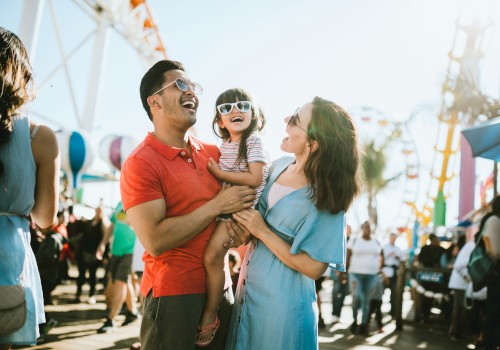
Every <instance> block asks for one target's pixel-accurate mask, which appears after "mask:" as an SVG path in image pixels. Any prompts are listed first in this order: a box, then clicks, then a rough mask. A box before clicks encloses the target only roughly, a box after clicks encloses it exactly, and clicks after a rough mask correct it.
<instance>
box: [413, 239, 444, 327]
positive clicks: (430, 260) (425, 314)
mask: <svg viewBox="0 0 500 350" xmlns="http://www.w3.org/2000/svg"><path fill="white" fill-rule="evenodd" d="M429 242H430V243H429V244H428V245H426V246H423V247H422V249H420V254H419V255H418V261H419V263H420V264H421V265H422V266H423V267H427V268H441V256H442V255H443V254H444V253H445V250H444V248H443V247H441V246H440V245H439V238H438V237H437V236H436V235H435V234H434V233H431V234H430V235H429ZM420 284H421V285H422V287H424V288H425V290H428V291H432V292H439V291H440V289H441V285H440V284H439V283H436V282H429V281H421V283H420ZM421 297H422V310H421V314H420V315H419V316H418V318H420V319H421V320H422V321H424V322H425V321H427V320H428V319H429V316H430V314H431V307H432V301H433V299H432V298H428V297H425V296H423V295H422V296H421Z"/></svg>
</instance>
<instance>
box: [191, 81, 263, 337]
mask: <svg viewBox="0 0 500 350" xmlns="http://www.w3.org/2000/svg"><path fill="white" fill-rule="evenodd" d="M264 124H265V117H264V115H263V114H262V112H261V111H260V109H259V107H258V106H257V105H256V104H255V103H254V101H253V98H252V96H251V95H250V93H248V92H247V91H245V90H243V89H230V90H227V91H225V92H223V93H222V94H221V95H220V96H219V97H218V98H217V101H216V111H215V118H214V120H213V123H212V127H213V130H214V132H215V134H216V135H217V136H218V137H220V138H221V139H222V140H223V142H222V145H221V147H220V153H221V156H220V159H219V165H217V163H215V161H214V160H213V159H211V160H210V161H209V163H208V169H209V171H210V172H211V173H212V174H213V175H214V176H215V177H217V178H218V179H219V180H222V181H223V185H226V184H232V185H247V186H251V187H253V188H256V189H257V199H256V200H255V203H257V201H258V198H259V195H260V194H261V193H262V190H263V189H264V186H265V180H266V178H267V174H268V172H269V167H268V166H267V163H268V159H267V155H266V153H265V151H264V149H263V147H262V140H261V139H260V137H259V135H258V134H257V132H258V131H260V130H262V128H263V127H264ZM231 217H232V216H231V215H226V216H220V217H219V218H218V220H219V221H220V222H219V223H218V224H217V226H216V229H215V231H214V234H213V235H212V238H211V239H210V242H209V243H208V246H207V249H206V251H205V257H204V262H205V269H206V271H207V300H206V303H205V309H204V311H203V315H202V317H201V320H200V326H199V328H198V333H197V336H196V342H195V344H196V345H198V346H208V345H209V344H210V343H211V342H212V340H213V338H214V336H215V333H216V332H217V330H218V328H219V325H220V321H219V319H218V318H217V309H218V307H219V303H220V300H221V297H222V294H223V289H224V280H225V274H224V269H223V267H224V257H225V256H226V253H227V249H226V248H225V247H224V243H226V242H228V241H229V239H228V238H229V236H228V234H227V231H226V224H225V222H223V221H225V220H228V219H230V218H231Z"/></svg>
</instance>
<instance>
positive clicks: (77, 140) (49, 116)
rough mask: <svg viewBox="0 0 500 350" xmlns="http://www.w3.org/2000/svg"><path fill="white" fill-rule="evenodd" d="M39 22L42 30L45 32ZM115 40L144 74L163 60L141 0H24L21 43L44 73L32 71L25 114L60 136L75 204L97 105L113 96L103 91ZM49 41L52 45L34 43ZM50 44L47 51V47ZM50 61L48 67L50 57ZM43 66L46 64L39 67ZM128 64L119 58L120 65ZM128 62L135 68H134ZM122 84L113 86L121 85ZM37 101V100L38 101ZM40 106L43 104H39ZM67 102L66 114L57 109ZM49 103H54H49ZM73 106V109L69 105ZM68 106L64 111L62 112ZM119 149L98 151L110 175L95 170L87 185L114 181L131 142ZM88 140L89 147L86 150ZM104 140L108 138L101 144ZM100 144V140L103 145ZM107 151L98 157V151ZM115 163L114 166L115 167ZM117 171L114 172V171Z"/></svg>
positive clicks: (89, 157)
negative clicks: (31, 98)
mask: <svg viewBox="0 0 500 350" xmlns="http://www.w3.org/2000/svg"><path fill="white" fill-rule="evenodd" d="M42 22H43V24H44V26H42ZM112 35H118V36H119V37H121V38H122V39H123V40H124V41H125V43H126V44H127V45H128V48H131V49H132V50H133V52H134V53H135V54H136V55H131V56H135V57H138V58H139V61H140V64H142V67H139V68H142V69H144V70H146V69H147V68H149V67H150V66H151V65H152V64H154V63H156V62H157V61H159V60H161V59H166V58H167V52H166V49H165V46H164V44H163V41H162V39H161V37H160V34H159V30H158V27H157V25H156V22H155V20H154V18H153V11H152V10H151V8H150V7H149V5H148V3H147V1H146V0H72V1H58V0H25V1H24V4H23V11H22V22H21V28H20V31H19V36H20V37H21V39H22V40H23V43H24V44H25V46H26V49H27V50H28V53H29V56H30V61H31V62H32V64H35V66H36V63H37V58H39V56H41V59H40V61H41V62H42V61H43V65H41V66H40V69H39V70H37V78H38V79H37V84H36V90H37V95H38V96H39V98H38V99H37V101H35V102H34V103H33V104H32V105H31V107H30V115H32V116H34V117H35V118H38V119H41V120H43V121H44V122H46V123H48V124H49V125H50V126H52V127H54V129H60V130H57V131H56V132H57V135H58V140H59V146H60V149H61V168H62V170H63V172H64V174H65V178H66V179H67V181H68V183H69V187H70V188H69V189H68V192H70V193H71V195H72V196H73V197H74V196H75V193H76V192H77V190H78V189H80V188H81V182H82V181H81V179H82V178H83V175H84V174H83V173H84V172H86V170H87V169H88V168H90V167H91V164H92V163H93V161H94V159H95V157H94V153H95V151H94V150H93V148H95V147H92V144H95V143H97V142H96V141H98V140H96V135H95V133H93V132H94V131H95V129H96V126H95V120H96V119H100V118H99V116H101V118H102V114H100V113H99V106H100V101H101V100H102V98H103V97H106V96H107V93H109V90H110V89H107V90H104V89H103V85H104V84H103V81H104V80H105V76H106V74H105V72H106V70H107V69H108V68H109V67H110V66H111V65H110V64H109V62H107V56H108V51H110V50H109V46H110V39H111V37H112ZM41 37H42V39H47V38H50V40H45V41H43V40H39V39H40V38H41ZM47 43H50V45H51V46H50V47H48V46H47ZM48 54H50V59H48V60H47V55H48ZM43 58H45V60H43ZM125 59H130V57H129V55H127V57H120V60H121V61H123V60H125ZM131 61H132V62H133V60H131ZM118 83H119V82H112V83H111V84H110V85H112V84H118ZM40 96H42V98H40ZM41 99H43V101H44V103H43V106H42V104H39V103H37V102H38V101H40V100H41ZM62 100H63V101H64V102H65V103H64V106H62V103H60V101H62ZM47 101H51V102H52V103H47ZM66 101H70V103H66ZM66 105H68V106H70V107H69V108H67V109H63V108H65V106H66ZM112 136H113V140H111V141H116V142H111V141H110V140H109V138H108V141H109V142H104V143H103V142H102V141H101V143H100V148H101V149H100V152H99V153H100V155H101V158H102V160H104V162H106V163H108V164H109V165H110V170H109V171H107V172H106V171H105V170H100V171H99V172H98V173H97V176H92V175H93V174H85V175H91V176H87V178H91V179H92V180H90V181H107V180H108V178H111V179H113V180H115V179H116V178H115V177H114V176H112V175H113V174H112V173H111V172H113V171H115V170H117V169H118V170H119V167H120V166H119V165H117V164H120V165H121V162H122V161H123V159H124V158H125V157H126V154H124V152H125V151H128V152H129V151H130V150H131V149H132V148H133V147H130V145H129V144H130V143H131V142H130V141H129V142H128V144H127V142H122V141H127V140H128V139H127V138H125V137H123V136H122V135H112ZM91 139H92V141H93V142H91ZM104 139H106V137H104ZM104 139H103V140H104ZM103 145H104V146H106V147H107V148H106V149H105V150H104V151H103V150H102V147H104V146H103ZM113 157H114V158H115V161H116V162H114V161H113ZM115 163H116V164H115Z"/></svg>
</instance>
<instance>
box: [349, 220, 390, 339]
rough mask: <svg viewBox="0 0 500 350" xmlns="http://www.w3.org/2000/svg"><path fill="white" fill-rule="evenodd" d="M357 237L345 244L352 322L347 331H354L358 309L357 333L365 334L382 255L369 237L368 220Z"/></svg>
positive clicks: (366, 333)
mask: <svg viewBox="0 0 500 350" xmlns="http://www.w3.org/2000/svg"><path fill="white" fill-rule="evenodd" d="M361 229H362V231H363V234H362V236H361V237H356V238H352V239H350V240H349V242H348V243H347V271H348V273H349V283H350V285H351V293H352V316H353V318H354V322H353V324H352V326H351V332H352V333H356V332H357V330H358V324H357V318H358V308H361V310H362V313H361V326H360V329H359V332H360V334H362V335H368V321H369V317H370V302H371V299H372V296H373V295H372V294H373V292H374V291H375V290H376V288H374V287H375V285H376V283H377V282H378V279H377V277H378V276H377V275H378V274H381V273H382V266H383V264H384V256H383V254H382V246H381V245H380V243H379V242H378V241H377V240H376V239H375V238H373V237H372V236H371V227H370V223H369V222H368V221H366V222H364V223H363V224H362V225H361Z"/></svg>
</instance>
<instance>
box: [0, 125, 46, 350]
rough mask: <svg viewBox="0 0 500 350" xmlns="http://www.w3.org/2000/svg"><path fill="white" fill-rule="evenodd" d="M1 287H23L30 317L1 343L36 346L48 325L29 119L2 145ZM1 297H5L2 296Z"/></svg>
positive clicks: (1, 340)
mask: <svg viewBox="0 0 500 350" xmlns="http://www.w3.org/2000/svg"><path fill="white" fill-rule="evenodd" d="M0 159H1V160H2V163H3V165H4V173H3V175H2V176H0V285H3V286H5V285H15V284H23V285H24V286H25V289H26V305H27V318H26V323H25V324H24V326H23V327H22V328H21V329H20V330H18V331H17V332H15V333H13V334H10V335H6V336H0V344H28V345H33V344H36V338H38V324H39V323H42V322H45V315H44V312H43V295H42V287H41V284H40V276H39V274H38V268H37V265H36V261H35V256H34V254H33V251H32V250H31V247H30V240H31V236H30V230H29V225H28V220H26V218H25V216H27V215H29V213H30V212H31V209H32V208H33V205H34V203H35V183H36V165H35V160H34V159H33V154H32V152H31V142H30V127H29V121H28V118H26V117H16V118H15V119H14V131H13V132H12V134H11V136H10V139H9V141H8V142H7V143H5V144H3V145H1V146H0ZM0 297H1V296H0Z"/></svg>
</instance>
